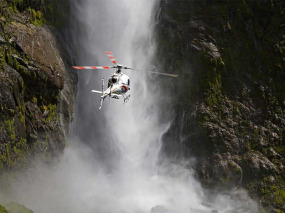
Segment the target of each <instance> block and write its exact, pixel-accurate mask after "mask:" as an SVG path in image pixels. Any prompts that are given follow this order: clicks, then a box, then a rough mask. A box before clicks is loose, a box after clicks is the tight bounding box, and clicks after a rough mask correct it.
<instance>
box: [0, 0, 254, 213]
mask: <svg viewBox="0 0 285 213" xmlns="http://www.w3.org/2000/svg"><path fill="white" fill-rule="evenodd" d="M158 6H159V1H154V0H121V1H117V0H80V1H79V0H73V1H71V20H70V23H71V24H70V29H69V32H68V33H70V42H71V46H72V50H71V55H72V57H73V58H74V61H75V62H76V63H77V64H76V65H78V66H80V65H85V66H96V65H97V66H108V65H111V62H110V61H109V59H108V57H107V56H106V55H105V54H104V51H112V53H113V54H114V56H115V58H116V59H117V61H118V63H120V64H123V65H125V66H129V67H134V68H138V69H145V70H150V69H153V61H154V60H155V51H156V46H155V40H154V38H153V28H154V23H155V17H156V11H157V10H158V9H159V8H158ZM113 72H114V70H100V71H87V70H83V71H78V78H79V82H78V94H77V100H76V106H75V115H74V122H73V127H72V128H73V131H72V135H71V136H70V140H69V146H68V147H67V148H66V150H65V152H64V154H63V156H62V157H61V158H60V159H59V160H58V162H57V163H55V164H54V165H46V164H44V163H41V162H37V163H35V167H34V168H33V169H31V170H29V171H28V172H27V173H25V174H23V175H22V176H21V177H20V178H19V179H18V181H16V182H14V183H11V184H10V187H9V193H6V194H5V197H4V196H3V195H2V197H1V200H4V201H7V202H8V201H11V200H15V201H17V202H19V203H22V204H24V205H26V206H27V207H28V208H30V209H32V210H33V211H34V212H35V213H48V212H54V213H66V212H70V213H73V212H74V213H75V212H76V213H77V212H85V213H89V212H90V213H91V212H98V213H105V212H113V213H136V212H138V213H145V212H152V213H167V212H171V213H182V212H183V213H185V212H189V213H196V212H215V211H214V210H216V212H217V211H218V212H227V211H228V212H229V211H230V210H234V211H235V212H258V210H257V205H256V203H255V202H254V201H252V200H250V199H249V197H248V195H247V193H246V192H243V191H242V192H239V193H238V196H235V195H236V194H237V192H234V193H231V194H228V195H217V194H215V195H212V194H211V196H210V194H208V193H207V192H206V191H205V190H203V188H202V187H201V185H200V183H199V182H198V181H197V180H196V179H195V175H194V174H195V172H194V171H193V170H191V169H189V167H190V168H191V164H192V163H193V162H192V161H188V162H181V163H177V164H173V163H170V162H168V161H167V159H161V155H160V148H161V143H162V136H163V135H164V133H165V132H166V131H167V130H168V128H169V127H170V125H171V122H172V118H173V111H172V109H171V106H168V105H167V103H168V102H167V101H168V100H167V98H165V95H166V94H168V92H167V91H162V90H161V87H160V82H159V81H160V77H157V76H152V75H149V74H145V73H143V72H136V71H125V72H124V71H123V72H124V73H125V74H127V75H128V76H129V77H130V79H131V90H130V93H131V98H130V101H129V102H128V103H127V104H124V103H123V100H122V99H120V100H114V99H111V100H109V99H108V98H106V100H105V101H104V105H103V108H102V109H101V110H99V105H100V96H99V95H96V94H92V93H91V92H90V91H91V90H92V89H95V90H100V88H101V81H102V78H105V82H107V79H108V78H109V76H110V75H111V74H112V73H113ZM176 80H177V79H176ZM189 165H190V166H189ZM209 202H211V203H209Z"/></svg>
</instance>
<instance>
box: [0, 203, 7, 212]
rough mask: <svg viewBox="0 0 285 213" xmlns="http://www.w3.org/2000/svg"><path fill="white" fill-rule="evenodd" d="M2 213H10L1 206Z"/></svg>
mask: <svg viewBox="0 0 285 213" xmlns="http://www.w3.org/2000/svg"><path fill="white" fill-rule="evenodd" d="M0 213H8V211H7V209H6V208H5V207H3V206H1V205H0Z"/></svg>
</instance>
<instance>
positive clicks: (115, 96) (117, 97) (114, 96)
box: [111, 95, 120, 99]
mask: <svg viewBox="0 0 285 213" xmlns="http://www.w3.org/2000/svg"><path fill="white" fill-rule="evenodd" d="M111 98H115V99H120V98H119V96H117V95H113V96H111Z"/></svg>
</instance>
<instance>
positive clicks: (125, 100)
mask: <svg viewBox="0 0 285 213" xmlns="http://www.w3.org/2000/svg"><path fill="white" fill-rule="evenodd" d="M123 97H124V103H127V102H128V101H129V100H130V97H131V95H128V96H125V95H123Z"/></svg>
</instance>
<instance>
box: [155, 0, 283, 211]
mask: <svg viewBox="0 0 285 213" xmlns="http://www.w3.org/2000/svg"><path fill="white" fill-rule="evenodd" d="M284 10H285V3H284V2H281V1H275V2H269V1H263V2H256V1H254V2H253V1H233V2H228V1H206V0H205V1H203V0H200V1H183V2H182V1H181V2H177V1H172V0H168V1H162V4H161V10H160V13H159V19H160V21H159V24H158V28H157V29H158V30H157V35H158V42H159V45H158V46H159V50H158V57H159V58H161V59H160V60H161V61H165V69H169V68H172V70H173V72H176V73H177V74H179V75H180V77H181V78H180V79H179V82H177V85H174V86H173V88H172V89H173V90H175V91H176V92H177V93H179V94H180V95H179V97H178V98H177V103H178V104H176V105H174V106H173V107H174V108H175V109H176V114H177V116H176V118H175V119H174V122H173V125H172V127H171V128H170V130H169V131H168V132H167V133H166V135H165V137H164V138H165V140H164V145H163V150H164V153H167V154H168V156H171V157H172V158H179V157H183V158H185V157H195V158H196V159H197V164H196V170H197V173H198V174H199V176H200V179H201V181H202V182H203V183H204V185H205V186H208V187H223V188H232V187H245V188H247V189H248V190H249V191H250V192H251V195H252V196H254V197H255V198H256V199H259V200H260V201H261V203H263V204H264V205H265V206H268V208H269V206H273V207H272V208H277V209H280V210H284V203H285V196H284V195H285V182H284V176H285V170H284V164H285V158H284V156H285V153H284V147H285V144H284V143H285V142H284V131H285V122H284V121H285V117H284V100H285V96H284V94H285V92H284V91H285V85H284V82H285V81H284V80H285V72H284V66H285V64H284V60H283V58H284V54H285V52H284V44H285V40H284V39H285V38H284V27H282V24H281V23H282V19H283V20H284ZM273 20H274V21H273ZM280 29H282V30H280ZM175 96H177V94H175ZM169 147H172V148H169ZM175 147H176V148H175ZM181 150H183V151H181ZM273 179H274V180H273ZM270 194H271V195H270Z"/></svg>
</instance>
